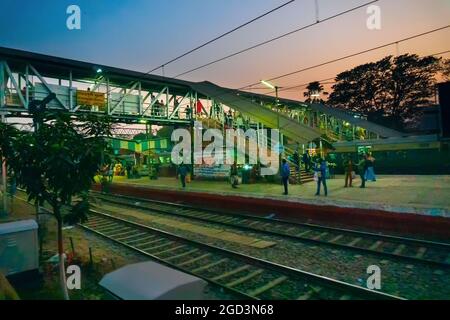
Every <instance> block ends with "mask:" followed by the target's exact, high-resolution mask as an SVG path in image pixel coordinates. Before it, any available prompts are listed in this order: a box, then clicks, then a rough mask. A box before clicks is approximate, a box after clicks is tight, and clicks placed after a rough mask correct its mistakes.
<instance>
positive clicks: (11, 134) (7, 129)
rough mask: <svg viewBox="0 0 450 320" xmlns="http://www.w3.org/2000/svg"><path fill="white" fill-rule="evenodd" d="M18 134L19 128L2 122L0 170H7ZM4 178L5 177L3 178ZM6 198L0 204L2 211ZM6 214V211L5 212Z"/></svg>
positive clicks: (0, 125) (0, 128)
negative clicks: (8, 160) (7, 163)
mask: <svg viewBox="0 0 450 320" xmlns="http://www.w3.org/2000/svg"><path fill="white" fill-rule="evenodd" d="M17 135H18V130H17V129H16V128H14V127H13V126H11V125H8V124H6V123H3V122H0V169H1V170H0V171H1V172H2V174H3V170H5V172H6V171H7V166H6V161H7V159H8V158H10V157H11V156H12V155H13V153H14V147H13V146H14V141H15V140H16V138H17ZM2 180H3V179H2ZM3 183H5V181H2V184H3ZM3 188H4V190H3V192H5V190H6V183H5V185H4V186H3ZM2 197H6V194H3V196H2ZM5 199H6V198H3V199H1V202H2V203H1V204H0V206H1V207H0V213H1V212H2V211H4V210H5V209H6V208H4V207H5V206H6V204H5V203H4V202H3V201H5ZM4 214H6V212H4Z"/></svg>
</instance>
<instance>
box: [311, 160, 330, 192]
mask: <svg viewBox="0 0 450 320" xmlns="http://www.w3.org/2000/svg"><path fill="white" fill-rule="evenodd" d="M327 169H328V168H327V162H326V161H325V160H324V159H321V158H319V159H317V163H316V166H315V168H314V171H315V172H316V174H317V192H316V196H320V185H321V184H323V190H324V192H325V197H327V196H328V188H327Z"/></svg>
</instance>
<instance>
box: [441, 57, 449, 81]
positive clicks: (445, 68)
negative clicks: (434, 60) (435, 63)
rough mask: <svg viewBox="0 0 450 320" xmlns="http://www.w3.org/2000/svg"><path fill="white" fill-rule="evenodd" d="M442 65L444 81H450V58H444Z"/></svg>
mask: <svg viewBox="0 0 450 320" xmlns="http://www.w3.org/2000/svg"><path fill="white" fill-rule="evenodd" d="M441 67H442V68H441V72H442V76H443V78H444V81H450V59H445V60H442V64H441Z"/></svg>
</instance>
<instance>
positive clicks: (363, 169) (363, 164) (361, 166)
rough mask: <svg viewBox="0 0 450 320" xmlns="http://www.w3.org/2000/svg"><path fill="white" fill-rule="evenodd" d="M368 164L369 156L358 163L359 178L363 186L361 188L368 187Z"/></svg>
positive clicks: (365, 156)
mask: <svg viewBox="0 0 450 320" xmlns="http://www.w3.org/2000/svg"><path fill="white" fill-rule="evenodd" d="M367 168H368V163H367V155H364V156H363V158H362V159H361V161H359V163H358V172H359V177H360V178H361V186H360V188H365V187H366V173H367Z"/></svg>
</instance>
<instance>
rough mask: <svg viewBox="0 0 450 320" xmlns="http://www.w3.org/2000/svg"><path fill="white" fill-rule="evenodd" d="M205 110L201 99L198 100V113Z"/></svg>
mask: <svg viewBox="0 0 450 320" xmlns="http://www.w3.org/2000/svg"><path fill="white" fill-rule="evenodd" d="M202 111H203V104H202V103H201V102H200V100H197V113H201V112H202Z"/></svg>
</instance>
